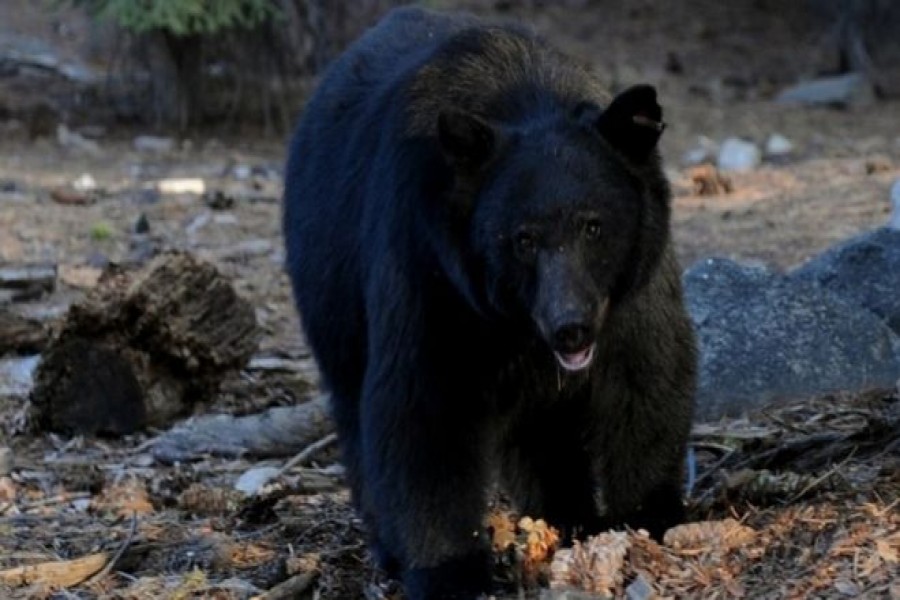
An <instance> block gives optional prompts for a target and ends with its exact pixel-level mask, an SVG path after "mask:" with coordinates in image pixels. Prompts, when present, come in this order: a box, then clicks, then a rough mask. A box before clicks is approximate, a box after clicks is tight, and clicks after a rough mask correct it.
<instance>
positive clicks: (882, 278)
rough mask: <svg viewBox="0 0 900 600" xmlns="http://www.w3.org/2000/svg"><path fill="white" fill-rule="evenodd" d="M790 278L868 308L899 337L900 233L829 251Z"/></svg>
mask: <svg viewBox="0 0 900 600" xmlns="http://www.w3.org/2000/svg"><path fill="white" fill-rule="evenodd" d="M790 276H791V278H792V279H794V280H796V281H810V282H814V283H817V284H819V285H820V286H822V287H824V288H825V289H827V290H829V291H831V292H833V293H834V294H836V295H838V296H840V297H841V298H843V299H844V300H846V301H847V302H849V303H850V304H855V305H858V306H862V307H865V308H867V309H869V310H870V311H872V312H873V313H875V314H876V315H878V316H879V317H881V318H882V319H883V320H884V322H885V323H887V325H888V326H889V327H890V328H891V329H893V330H894V332H895V333H897V334H898V335H900V231H898V230H896V229H890V228H882V229H876V230H875V231H870V232H867V233H864V234H862V235H860V236H857V237H855V238H853V239H850V240H848V241H847V242H845V243H843V244H840V245H838V246H835V247H833V248H829V249H828V250H826V251H825V252H823V253H822V254H819V255H818V256H816V257H814V258H812V259H811V260H810V261H809V262H807V263H806V264H804V265H802V266H800V267H799V268H797V269H796V270H794V271H793V272H792V273H791V275H790Z"/></svg>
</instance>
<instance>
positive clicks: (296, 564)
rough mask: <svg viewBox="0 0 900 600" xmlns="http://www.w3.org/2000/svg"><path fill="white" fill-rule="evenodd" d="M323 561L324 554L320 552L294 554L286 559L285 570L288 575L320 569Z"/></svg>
mask: <svg viewBox="0 0 900 600" xmlns="http://www.w3.org/2000/svg"><path fill="white" fill-rule="evenodd" d="M321 562H322V556H321V555H320V554H319V553H318V552H307V553H306V554H301V555H300V556H292V557H290V558H288V559H287V560H286V561H285V570H286V571H287V574H288V575H291V576H293V575H298V574H300V573H310V572H313V571H318V570H319V568H320V566H321Z"/></svg>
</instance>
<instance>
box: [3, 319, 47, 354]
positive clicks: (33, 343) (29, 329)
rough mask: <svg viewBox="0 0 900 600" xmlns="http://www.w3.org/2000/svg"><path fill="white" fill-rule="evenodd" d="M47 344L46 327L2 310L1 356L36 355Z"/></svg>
mask: <svg viewBox="0 0 900 600" xmlns="http://www.w3.org/2000/svg"><path fill="white" fill-rule="evenodd" d="M46 342H47V331H46V329H45V327H44V326H43V325H42V324H41V323H38V322H37V321H33V320H31V319H26V318H24V317H20V316H19V315H16V314H14V313H11V312H9V311H5V310H3V309H2V308H0V356H3V355H5V354H19V355H21V354H34V353H36V352H40V351H41V349H43V347H44V345H45V344H46Z"/></svg>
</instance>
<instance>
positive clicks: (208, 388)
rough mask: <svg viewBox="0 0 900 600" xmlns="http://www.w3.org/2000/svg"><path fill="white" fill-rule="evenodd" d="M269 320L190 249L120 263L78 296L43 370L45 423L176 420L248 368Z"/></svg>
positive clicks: (40, 394)
mask: <svg viewBox="0 0 900 600" xmlns="http://www.w3.org/2000/svg"><path fill="white" fill-rule="evenodd" d="M260 335H261V330H260V329H259V327H258V325H257V323H256V316H255V313H254V310H253V307H252V306H251V305H250V304H249V303H248V302H246V301H245V300H243V299H242V298H241V297H240V296H238V294H237V293H236V292H235V290H234V288H233V287H232V285H231V283H230V282H229V281H228V280H226V279H225V278H223V277H222V276H221V275H220V274H219V272H218V271H217V270H216V268H215V267H214V266H213V265H211V264H209V263H205V262H202V261H199V260H197V259H195V258H194V257H192V256H190V255H188V254H182V253H170V254H165V255H162V256H160V257H157V258H156V259H155V260H154V261H152V262H151V263H150V264H148V265H147V266H146V267H144V268H143V269H142V270H140V271H137V272H131V271H125V270H122V269H121V268H118V267H110V268H109V269H107V271H106V272H104V274H103V276H102V277H101V279H100V282H99V283H98V285H97V288H96V289H94V290H93V291H92V292H91V293H90V294H89V295H88V296H87V297H86V298H85V299H84V300H83V301H82V302H80V303H79V304H76V305H74V306H72V308H71V309H70V310H69V313H68V314H67V316H66V318H65V320H64V322H63V324H62V326H61V328H60V331H59V333H58V334H57V335H56V336H55V337H54V339H53V340H51V342H50V344H49V346H48V348H47V350H46V351H45V353H44V357H43V359H42V361H41V364H40V366H39V367H38V371H37V374H36V378H35V387H34V390H33V392H32V405H33V417H34V419H33V421H34V423H35V424H36V425H37V426H38V427H40V428H43V429H49V430H52V431H64V432H75V433H112V434H123V433H129V432H132V431H135V430H137V429H140V428H142V427H144V426H147V425H151V426H155V427H159V426H164V425H167V424H169V423H170V422H171V421H172V420H173V419H175V418H177V417H180V416H183V415H185V414H187V413H189V412H190V411H191V409H192V408H194V407H195V406H196V405H198V404H202V403H205V402H207V401H209V400H210V399H211V398H212V396H213V394H214V393H215V392H216V390H217V389H218V385H219V383H220V381H221V380H222V379H223V377H225V376H226V375H227V374H228V373H229V372H233V371H235V370H238V369H240V368H242V367H243V366H244V365H245V364H246V362H247V361H248V360H249V358H250V356H251V355H252V354H253V352H254V351H255V350H256V348H257V344H258V342H259V338H260Z"/></svg>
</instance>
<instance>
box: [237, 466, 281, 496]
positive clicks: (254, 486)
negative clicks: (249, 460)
mask: <svg viewBox="0 0 900 600" xmlns="http://www.w3.org/2000/svg"><path fill="white" fill-rule="evenodd" d="M278 471H279V469H278V467H253V468H252V469H249V470H247V471H244V473H243V474H241V476H240V477H238V480H237V481H236V482H235V484H234V489H236V490H237V491H239V492H244V493H245V494H247V495H248V496H250V495H253V494H255V493H256V492H258V491H259V490H260V489H261V488H262V487H263V486H264V485H266V484H267V483H269V481H271V480H272V479H273V478H274V477H275V476H276V475H278Z"/></svg>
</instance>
